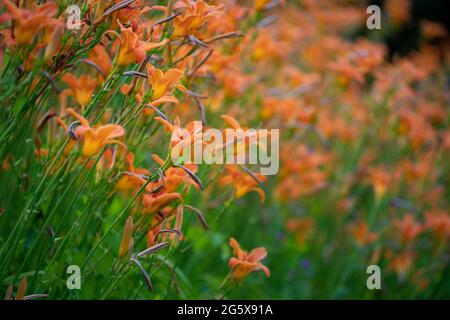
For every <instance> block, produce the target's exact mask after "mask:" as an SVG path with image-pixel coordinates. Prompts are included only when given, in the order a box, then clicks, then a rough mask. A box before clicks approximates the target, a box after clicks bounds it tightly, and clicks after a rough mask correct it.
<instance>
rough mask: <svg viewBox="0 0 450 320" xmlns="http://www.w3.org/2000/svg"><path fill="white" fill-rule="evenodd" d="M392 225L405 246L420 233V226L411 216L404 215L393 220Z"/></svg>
mask: <svg viewBox="0 0 450 320" xmlns="http://www.w3.org/2000/svg"><path fill="white" fill-rule="evenodd" d="M394 225H395V226H396V228H397V230H398V233H399V236H400V238H401V241H402V243H403V244H405V245H406V244H408V242H410V241H412V240H414V239H415V238H416V237H417V235H418V234H419V233H420V232H421V231H422V226H421V225H420V223H418V222H417V221H416V220H415V219H414V216H413V215H412V214H406V215H405V216H404V217H403V218H402V219H395V220H394Z"/></svg>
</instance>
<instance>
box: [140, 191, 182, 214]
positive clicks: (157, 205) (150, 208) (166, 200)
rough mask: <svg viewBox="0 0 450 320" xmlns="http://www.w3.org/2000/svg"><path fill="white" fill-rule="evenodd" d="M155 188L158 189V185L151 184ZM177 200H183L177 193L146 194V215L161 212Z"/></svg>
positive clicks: (144, 203) (143, 202)
mask: <svg viewBox="0 0 450 320" xmlns="http://www.w3.org/2000/svg"><path fill="white" fill-rule="evenodd" d="M148 186H151V187H153V188H156V187H157V186H156V184H149V185H148ZM175 200H180V201H182V200H183V198H182V197H181V195H180V194H179V193H177V192H168V193H165V192H161V193H151V194H145V195H144V197H143V198H142V204H143V205H144V211H143V213H144V214H148V213H155V212H158V211H159V210H161V209H163V208H164V207H167V206H168V205H169V204H170V203H172V202H173V201H175Z"/></svg>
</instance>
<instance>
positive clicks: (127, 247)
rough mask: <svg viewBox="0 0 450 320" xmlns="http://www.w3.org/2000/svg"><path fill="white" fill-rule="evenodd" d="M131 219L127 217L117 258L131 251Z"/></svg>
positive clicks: (132, 243) (132, 242)
mask: <svg viewBox="0 0 450 320" xmlns="http://www.w3.org/2000/svg"><path fill="white" fill-rule="evenodd" d="M133 245H134V241H133V218H132V217H128V219H127V222H126V223H125V228H124V229H123V236H122V242H121V243H120V248H119V258H122V257H124V256H126V255H128V254H129V253H131V251H133Z"/></svg>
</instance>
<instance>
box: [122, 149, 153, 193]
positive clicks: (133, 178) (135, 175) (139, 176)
mask: <svg viewBox="0 0 450 320" xmlns="http://www.w3.org/2000/svg"><path fill="white" fill-rule="evenodd" d="M134 160H135V156H134V153H132V152H128V153H127V155H126V162H127V164H128V172H124V173H123V174H122V176H121V177H120V179H119V181H118V182H117V185H116V188H117V189H119V190H122V191H126V190H133V189H135V188H139V187H140V186H142V185H143V184H144V183H145V179H144V177H143V175H148V174H149V171H148V170H147V169H142V168H135V166H134Z"/></svg>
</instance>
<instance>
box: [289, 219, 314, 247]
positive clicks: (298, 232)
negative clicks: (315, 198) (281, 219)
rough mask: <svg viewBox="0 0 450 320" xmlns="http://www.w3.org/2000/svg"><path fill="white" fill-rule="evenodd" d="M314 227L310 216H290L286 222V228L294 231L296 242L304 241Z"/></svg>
mask: <svg viewBox="0 0 450 320" xmlns="http://www.w3.org/2000/svg"><path fill="white" fill-rule="evenodd" d="M314 227H315V222H314V219H312V218H291V219H289V220H288V221H287V223H286V229H287V230H289V231H290V232H293V233H295V239H296V240H297V243H298V244H303V243H304V242H305V240H306V239H307V238H308V236H309V235H310V234H311V231H312V230H313V229H314Z"/></svg>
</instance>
